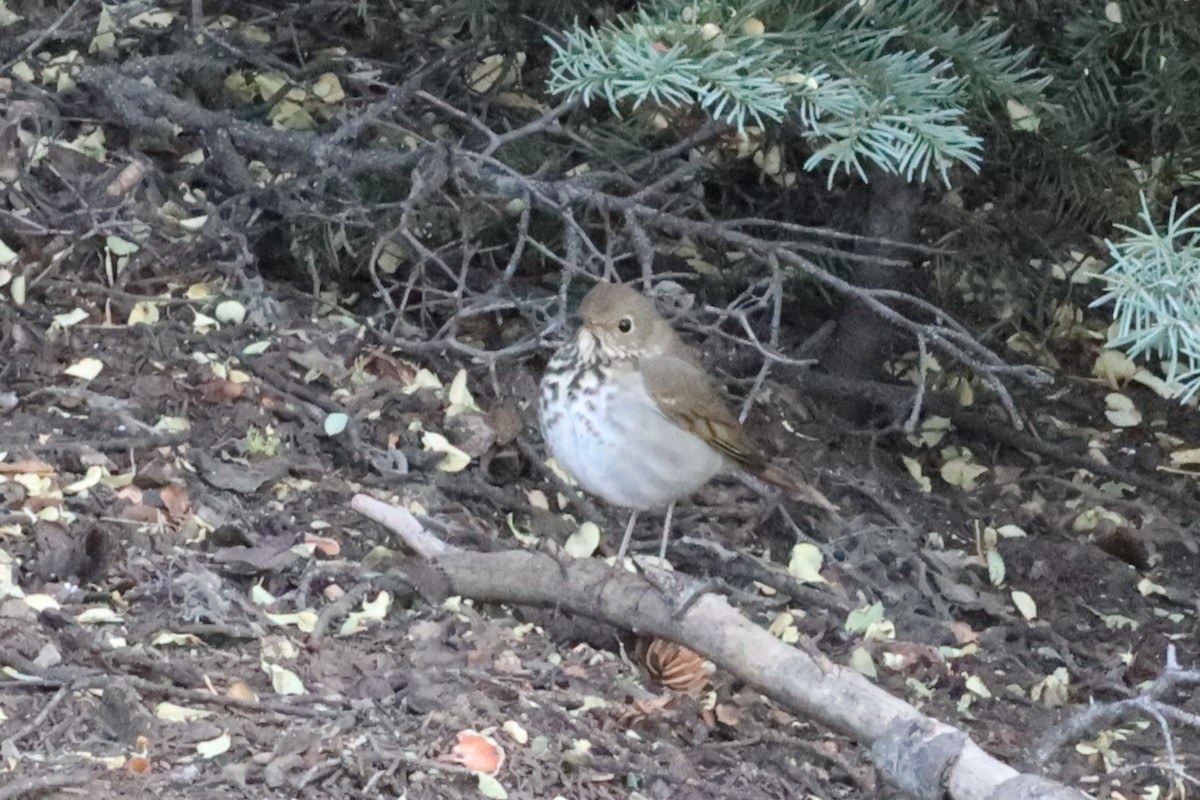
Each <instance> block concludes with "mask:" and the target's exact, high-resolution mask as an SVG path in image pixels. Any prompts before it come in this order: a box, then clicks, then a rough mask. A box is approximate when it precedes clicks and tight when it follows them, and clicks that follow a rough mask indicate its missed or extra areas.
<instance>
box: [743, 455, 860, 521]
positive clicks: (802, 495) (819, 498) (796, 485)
mask: <svg viewBox="0 0 1200 800" xmlns="http://www.w3.org/2000/svg"><path fill="white" fill-rule="evenodd" d="M747 471H748V472H749V473H750V474H751V475H753V476H754V477H756V478H758V479H759V480H760V481H765V482H766V483H769V484H771V485H772V486H778V487H779V488H780V489H783V490H784V491H786V492H788V493H789V494H791V495H792V497H793V498H794V499H796V500H799V501H800V502H801V503H806V504H808V505H810V506H815V507H816V508H819V509H821V510H822V511H828V512H829V513H830V514H834V513H837V511H838V510H839V509H838V507H837V506H835V505H834V504H833V503H831V502H830V501H829V498H828V497H826V496H825V495H823V494H821V493H820V492H819V491H817V489H816V487H813V486H810V485H809V484H807V483H805V482H804V481H802V480H800V479H799V478H797V477H796V476H794V475H792V474H791V473H790V472H788V471H787V470H784V469H781V468H779V467H777V466H775V465H774V464H771V463H770V462H766V463H763V464H755V465H754V466H753V467H752V468H751V469H748V470H747Z"/></svg>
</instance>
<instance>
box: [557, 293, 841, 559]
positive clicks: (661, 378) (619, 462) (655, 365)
mask: <svg viewBox="0 0 1200 800" xmlns="http://www.w3.org/2000/svg"><path fill="white" fill-rule="evenodd" d="M579 313H580V315H581V316H582V317H583V325H582V326H581V327H580V328H579V331H578V333H577V334H576V335H575V337H574V338H573V339H571V340H570V341H569V342H567V343H566V344H565V345H563V347H562V348H561V349H560V350H559V351H558V352H557V353H555V355H554V357H553V358H552V359H551V360H550V364H549V366H548V367H547V368H546V374H545V377H543V378H542V386H541V402H540V411H541V421H542V432H543V434H544V436H545V439H546V443H547V444H548V445H549V448H550V452H551V454H552V455H553V456H554V459H555V460H556V461H557V462H558V464H559V466H560V467H562V468H563V469H564V470H565V471H566V472H567V474H569V475H570V476H571V477H572V478H574V479H575V480H576V481H577V482H578V483H579V485H580V486H582V487H583V488H584V489H585V490H587V491H588V492H591V493H592V494H595V495H599V496H600V497H601V498H603V499H604V500H606V501H608V502H609V503H612V504H613V505H616V506H622V507H624V508H629V509H632V510H633V513H632V515H631V516H630V518H629V524H628V525H627V526H626V528H625V536H624V538H623V539H622V540H621V547H620V550H619V551H618V553H617V557H618V558H620V557H622V556H624V555H625V550H626V549H627V548H628V547H629V538H630V536H631V535H632V533H633V525H634V522H635V521H636V520H637V515H638V512H639V511H649V510H651V509H661V508H665V509H666V510H667V514H666V520H665V523H664V525H663V538H662V545H661V547H660V549H659V556H660V557H665V556H666V552H667V537H668V535H669V534H670V525H671V512H672V511H673V510H674V507H675V501H677V500H680V499H682V498H684V497H687V496H688V495H690V494H692V493H693V492H695V491H696V490H697V489H699V488H700V487H701V486H703V485H704V484H706V483H708V481H709V480H711V479H712V478H713V477H714V476H715V475H717V473H719V472H722V471H724V470H726V469H730V468H734V469H742V470H745V471H746V472H749V473H750V474H752V475H754V476H756V477H758V478H760V479H762V480H765V481H767V482H768V483H773V484H776V485H778V486H781V487H783V488H785V489H789V490H791V491H792V492H793V493H794V494H796V495H797V497H798V498H799V499H803V500H806V501H807V502H809V503H810V504H813V505H817V506H820V507H822V508H824V509H826V510H833V509H834V508H835V507H834V506H833V505H832V504H831V503H830V502H829V501H828V500H826V499H825V497H824V496H822V495H821V494H820V493H819V492H817V491H816V490H815V489H813V488H812V487H810V486H807V485H805V484H803V483H800V482H799V481H797V480H795V479H794V478H792V477H791V476H790V475H788V474H787V473H785V472H784V471H783V470H781V469H779V468H777V467H775V466H773V465H771V464H770V463H768V461H767V459H766V457H765V456H764V455H763V453H762V451H761V450H760V449H759V448H758V446H757V445H755V443H754V442H753V441H751V440H750V438H749V437H748V436H747V435H746V432H745V431H744V430H743V429H742V426H741V424H740V423H739V422H738V421H737V418H736V417H735V416H734V415H733V414H732V413H731V412H730V410H729V406H728V405H727V404H726V402H725V398H724V397H723V396H722V395H721V392H720V391H719V390H718V389H717V388H716V386H715V385H714V384H713V382H712V380H711V379H710V378H709V376H708V373H707V372H705V370H704V369H703V368H702V367H701V366H700V365H699V361H698V359H697V356H696V354H695V352H693V351H692V350H691V348H689V347H688V346H687V345H686V344H684V343H683V340H682V339H680V338H679V334H677V333H676V332H675V331H674V330H673V329H672V328H671V326H670V324H669V323H668V322H667V321H666V320H665V319H663V318H662V317H661V316H659V314H658V312H657V311H656V310H655V308H654V304H653V302H652V301H651V300H649V299H648V298H646V297H644V296H642V295H641V294H639V293H638V292H637V291H636V290H634V289H632V288H630V287H628V286H621V285H618V284H611V283H598V284H596V286H595V287H593V288H592V290H591V291H589V292H588V293H587V295H586V296H585V297H584V298H583V304H582V305H581V306H580V307H579Z"/></svg>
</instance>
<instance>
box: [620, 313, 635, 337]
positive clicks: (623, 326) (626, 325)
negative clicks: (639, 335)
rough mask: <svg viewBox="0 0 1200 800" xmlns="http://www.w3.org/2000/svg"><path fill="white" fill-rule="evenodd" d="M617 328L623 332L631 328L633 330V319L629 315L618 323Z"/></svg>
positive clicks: (627, 331)
mask: <svg viewBox="0 0 1200 800" xmlns="http://www.w3.org/2000/svg"><path fill="white" fill-rule="evenodd" d="M617 330H619V331H620V332H621V333H629V332H630V331H631V330H633V320H632V319H630V318H629V317H624V318H622V319H621V321H620V322H618V323H617Z"/></svg>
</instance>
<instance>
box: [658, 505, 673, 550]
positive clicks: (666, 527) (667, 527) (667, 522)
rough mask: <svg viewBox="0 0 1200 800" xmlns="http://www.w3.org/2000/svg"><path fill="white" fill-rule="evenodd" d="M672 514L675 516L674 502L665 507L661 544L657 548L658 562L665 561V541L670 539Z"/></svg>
mask: <svg viewBox="0 0 1200 800" xmlns="http://www.w3.org/2000/svg"><path fill="white" fill-rule="evenodd" d="M674 514H675V503H674V501H672V502H671V505H669V506H667V516H666V519H664V520H663V537H662V544H661V545H659V548H658V560H659V561H666V560H667V539H669V538H670V537H671V517H672V516H674Z"/></svg>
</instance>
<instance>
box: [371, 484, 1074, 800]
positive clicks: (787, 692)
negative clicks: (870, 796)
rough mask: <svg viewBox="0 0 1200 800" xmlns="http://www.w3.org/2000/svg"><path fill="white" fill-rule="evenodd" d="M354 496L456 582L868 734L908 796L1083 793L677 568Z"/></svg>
mask: <svg viewBox="0 0 1200 800" xmlns="http://www.w3.org/2000/svg"><path fill="white" fill-rule="evenodd" d="M351 505H352V507H353V508H354V509H355V510H356V511H358V512H359V513H361V514H363V515H364V516H367V517H369V518H370V519H372V520H375V521H376V522H379V523H380V524H382V525H384V526H385V527H387V528H389V529H390V530H392V531H394V532H395V533H396V534H397V535H399V536H400V538H401V539H403V541H404V542H405V543H406V544H407V545H408V546H409V547H411V548H412V549H413V550H415V551H416V552H417V554H418V555H419V556H421V557H422V558H423V559H425V560H427V561H429V562H430V563H431V564H432V566H433V567H434V568H435V569H436V570H438V571H439V572H440V573H441V575H442V576H443V577H444V578H445V580H446V584H447V589H448V590H449V591H451V592H452V593H454V594H457V595H461V596H464V597H471V598H474V599H476V600H481V601H491V602H505V603H515V604H521V605H532V606H544V607H553V608H557V609H560V610H562V611H566V612H571V613H575V614H580V615H583V616H587V617H591V618H592V619H596V620H600V621H603V622H607V623H609V624H611V625H616V626H619V627H622V628H629V629H632V630H635V631H638V632H639V633H645V634H650V635H653V636H657V637H660V638H665V639H670V640H672V641H676V642H679V643H680V644H683V645H684V646H686V647H688V648H691V649H692V650H695V651H696V652H698V653H700V654H701V655H703V656H705V657H706V658H708V659H710V660H711V661H713V662H714V663H715V664H716V665H717V666H718V667H720V668H721V669H723V670H725V671H726V672H728V673H730V674H731V675H733V676H734V677H736V678H738V679H740V680H742V681H744V682H746V683H747V684H748V685H750V686H752V687H754V688H755V689H757V690H758V691H760V692H762V693H763V694H764V695H766V696H767V697H769V698H771V699H772V700H774V701H775V702H777V703H779V704H780V705H781V706H783V707H784V708H786V709H787V710H788V711H790V712H792V713H794V714H796V715H798V716H801V717H804V718H806V719H811V720H814V721H816V722H819V723H821V724H822V725H825V726H826V727H828V728H831V729H833V730H835V731H837V732H839V733H843V734H845V735H847V736H850V737H853V738H854V739H856V740H858V741H859V742H862V743H864V744H867V745H869V746H870V748H871V758H872V761H873V762H874V763H875V766H876V767H877V768H878V769H879V770H880V771H881V772H883V773H884V775H885V776H886V777H887V779H888V780H889V781H891V782H892V783H893V784H895V785H896V786H897V787H898V788H900V789H902V790H904V791H906V792H910V793H911V794H913V795H914V796H916V797H918V798H923V799H924V798H928V800H935V798H942V797H949V798H953V800H1033V798H1037V799H1038V800H1083V798H1084V797H1086V796H1085V795H1084V794H1082V793H1081V792H1078V791H1076V790H1074V789H1070V788H1068V787H1066V786H1063V785H1061V784H1058V783H1054V782H1053V781H1048V780H1046V779H1044V778H1041V777H1039V776H1036V775H1029V774H1022V773H1019V772H1017V771H1016V770H1015V769H1013V768H1012V767H1010V766H1008V765H1007V764H1004V763H1002V762H1000V761H999V760H997V759H995V758H993V757H992V756H990V755H988V754H987V753H985V752H984V751H983V750H982V749H981V748H980V747H979V746H978V745H976V744H975V743H974V742H972V741H971V740H970V738H969V737H968V736H967V735H966V734H965V733H963V732H962V731H960V730H959V729H957V728H955V727H953V726H950V725H946V724H944V723H941V722H938V721H937V720H934V719H931V718H930V717H927V716H925V715H924V714H921V713H920V712H919V711H917V710H916V709H915V708H913V707H912V706H910V705H909V704H908V703H906V702H904V701H903V700H900V699H898V698H895V697H892V696H891V695H890V694H888V693H887V692H885V691H883V690H882V689H880V688H879V687H877V686H875V685H874V684H872V683H871V682H870V681H868V680H867V679H866V678H864V677H863V676H862V675H859V674H858V673H857V672H854V671H852V670H849V669H846V668H844V667H841V666H838V665H836V664H834V663H832V662H831V661H829V660H828V659H826V658H824V657H823V656H821V655H820V654H819V653H816V652H815V649H814V648H810V649H812V650H813V653H814V654H813V655H809V654H808V653H806V652H804V651H803V650H801V649H798V648H795V647H792V646H791V645H788V644H784V643H783V642H782V641H780V640H779V639H776V638H775V637H773V636H771V635H770V634H768V633H767V632H766V631H764V630H762V629H761V628H759V627H758V626H757V625H755V624H753V623H751V622H750V621H749V620H747V619H746V618H745V617H743V616H742V615H741V614H740V613H739V612H738V611H737V610H736V609H734V608H732V607H731V606H730V605H729V604H728V602H726V600H725V599H724V598H723V597H719V596H717V595H714V594H708V593H699V592H700V591H701V589H700V588H699V585H698V584H697V583H696V582H695V581H693V580H691V579H689V578H686V577H682V576H679V575H676V574H674V573H664V572H660V571H658V570H655V571H653V572H651V573H650V574H648V575H642V574H633V573H627V572H621V571H616V570H614V569H613V568H612V567H609V566H607V565H606V564H605V563H604V562H602V561H599V560H596V559H565V558H564V560H562V561H559V560H556V559H555V558H554V557H552V556H550V555H548V554H546V553H535V552H530V551H524V550H509V551H505V552H500V553H487V554H484V553H474V552H468V551H465V550H461V549H459V548H456V547H452V546H450V545H448V544H446V543H445V542H443V541H441V540H440V539H438V538H437V537H436V536H434V535H432V534H430V533H429V532H428V531H426V530H425V529H424V527H422V525H421V524H420V522H418V521H417V520H416V518H415V517H413V516H412V514H410V513H408V512H407V511H405V510H404V509H402V508H399V507H396V506H390V505H387V504H386V503H382V502H380V501H378V500H375V499H374V498H371V497H368V496H367V495H361V494H360V495H356V496H355V497H354V499H353V501H352V504H351Z"/></svg>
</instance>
